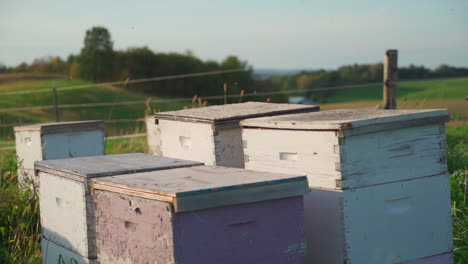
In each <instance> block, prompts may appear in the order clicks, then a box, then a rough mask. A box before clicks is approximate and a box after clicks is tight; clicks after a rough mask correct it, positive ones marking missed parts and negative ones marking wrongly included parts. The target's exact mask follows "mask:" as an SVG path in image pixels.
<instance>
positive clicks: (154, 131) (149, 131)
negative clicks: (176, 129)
mask: <svg viewBox="0 0 468 264" xmlns="http://www.w3.org/2000/svg"><path fill="white" fill-rule="evenodd" d="M145 123H146V139H147V142H148V149H149V152H150V153H151V154H154V155H161V147H160V142H161V140H160V134H161V133H160V132H159V126H157V125H156V120H155V119H154V116H147V117H146V118H145Z"/></svg>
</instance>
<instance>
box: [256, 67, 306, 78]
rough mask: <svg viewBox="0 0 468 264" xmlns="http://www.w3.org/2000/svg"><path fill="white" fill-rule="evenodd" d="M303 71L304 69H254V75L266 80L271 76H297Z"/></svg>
mask: <svg viewBox="0 0 468 264" xmlns="http://www.w3.org/2000/svg"><path fill="white" fill-rule="evenodd" d="M302 71H304V69H268V68H260V69H254V75H255V76H258V77H260V78H267V77H271V76H284V75H292V74H298V73H300V72H302Z"/></svg>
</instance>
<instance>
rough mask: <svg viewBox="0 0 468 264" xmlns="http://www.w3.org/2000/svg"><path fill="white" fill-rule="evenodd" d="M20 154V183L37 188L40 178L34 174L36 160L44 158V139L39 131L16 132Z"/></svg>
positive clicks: (17, 148) (17, 150) (17, 153)
mask: <svg viewBox="0 0 468 264" xmlns="http://www.w3.org/2000/svg"><path fill="white" fill-rule="evenodd" d="M15 141H16V155H17V156H18V183H19V184H20V185H22V187H29V188H31V189H35V190H37V189H38V188H39V178H38V177H36V176H35V175H34V161H36V160H42V140H41V134H40V132H39V131H21V132H15Z"/></svg>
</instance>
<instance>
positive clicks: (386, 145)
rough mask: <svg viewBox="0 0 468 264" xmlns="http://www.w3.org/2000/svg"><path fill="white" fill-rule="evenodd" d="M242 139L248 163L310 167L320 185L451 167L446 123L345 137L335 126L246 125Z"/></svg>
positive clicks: (295, 169) (289, 169)
mask: <svg viewBox="0 0 468 264" xmlns="http://www.w3.org/2000/svg"><path fill="white" fill-rule="evenodd" d="M243 140H244V142H245V148H244V153H245V157H246V160H245V167H246V168H247V169H252V170H261V171H273V172H280V173H296V174H297V173H299V174H304V173H305V174H306V175H307V177H308V179H309V184H310V187H316V188H329V189H347V188H358V187H363V186H369V185H375V184H381V183H388V182H395V181H400V180H406V179H412V178H418V177H424V176H430V175H436V174H440V173H444V172H446V171H447V165H446V157H445V155H446V154H445V153H446V149H445V145H446V142H445V130H444V126H443V125H429V126H421V127H410V128H406V129H399V130H390V131H381V132H376V133H372V134H364V135H356V136H350V137H344V138H342V137H340V135H339V133H337V132H335V131H301V130H282V129H257V128H244V129H243ZM285 155H287V156H288V157H289V158H287V159H286V158H285Z"/></svg>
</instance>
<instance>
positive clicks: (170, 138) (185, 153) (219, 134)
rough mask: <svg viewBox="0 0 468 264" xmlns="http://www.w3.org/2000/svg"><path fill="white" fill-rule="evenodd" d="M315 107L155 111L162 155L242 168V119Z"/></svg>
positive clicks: (247, 106)
mask: <svg viewBox="0 0 468 264" xmlns="http://www.w3.org/2000/svg"><path fill="white" fill-rule="evenodd" d="M318 110H319V107H318V106H305V105H294V104H270V103H258V102H247V103H240V104H229V105H218V106H209V107H202V108H193V109H185V110H179V111H172V112H161V113H157V114H156V119H157V120H158V122H159V128H160V133H161V150H162V151H161V152H162V155H164V156H167V157H172V158H182V159H189V160H196V161H200V162H204V163H205V164H207V165H213V166H228V167H234V168H244V153H243V148H242V132H241V129H240V128H239V122H240V120H241V119H245V118H252V117H258V116H271V115H281V114H288V113H302V112H310V111H318Z"/></svg>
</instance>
